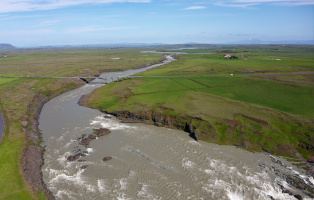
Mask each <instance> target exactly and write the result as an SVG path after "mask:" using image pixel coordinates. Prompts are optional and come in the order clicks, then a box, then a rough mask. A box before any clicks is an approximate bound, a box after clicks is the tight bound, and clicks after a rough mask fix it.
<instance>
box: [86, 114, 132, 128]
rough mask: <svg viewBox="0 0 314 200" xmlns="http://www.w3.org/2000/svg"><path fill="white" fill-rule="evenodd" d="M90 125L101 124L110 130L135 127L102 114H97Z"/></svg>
mask: <svg viewBox="0 0 314 200" xmlns="http://www.w3.org/2000/svg"><path fill="white" fill-rule="evenodd" d="M90 124H91V125H101V127H102V128H109V129H110V130H124V129H134V128H135V127H132V126H129V125H127V124H124V123H120V122H118V121H113V120H110V119H108V118H104V117H103V115H102V116H97V117H96V118H95V119H94V120H92V121H91V123H90Z"/></svg>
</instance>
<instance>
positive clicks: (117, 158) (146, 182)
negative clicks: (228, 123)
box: [39, 56, 314, 200]
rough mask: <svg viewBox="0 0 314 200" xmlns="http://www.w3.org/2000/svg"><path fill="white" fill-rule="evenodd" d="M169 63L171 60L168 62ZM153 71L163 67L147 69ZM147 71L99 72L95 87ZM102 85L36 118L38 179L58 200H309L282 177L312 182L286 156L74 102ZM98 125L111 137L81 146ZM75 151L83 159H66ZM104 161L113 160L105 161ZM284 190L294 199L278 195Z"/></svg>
mask: <svg viewBox="0 0 314 200" xmlns="http://www.w3.org/2000/svg"><path fill="white" fill-rule="evenodd" d="M172 60H173V59H172V58H171V57H169V56H168V57H167V60H166V61H165V63H168V62H171V61H172ZM156 66H160V65H154V66H151V67H148V68H152V67H156ZM146 69H147V68H145V69H137V70H128V71H124V72H111V73H104V74H102V75H101V77H102V79H98V80H94V81H93V82H92V83H101V82H102V83H104V82H107V81H109V82H110V81H111V80H115V79H116V78H117V77H120V78H121V77H124V76H129V75H131V74H134V73H138V72H140V71H143V70H146ZM111 77H112V78H111ZM101 86H102V84H87V85H84V86H83V87H81V88H78V89H75V90H72V91H70V92H67V93H64V94H62V95H60V96H58V97H56V98H54V99H52V100H50V101H49V102H47V103H46V104H45V105H44V107H43V109H42V112H41V114H40V119H39V124H40V125H39V129H40V130H41V132H42V135H43V140H44V143H43V144H42V145H43V146H45V150H46V151H45V154H44V159H45V164H44V165H43V166H42V173H43V179H44V182H45V183H46V185H47V187H48V188H49V189H50V190H51V191H52V193H53V195H54V196H55V197H56V198H57V199H84V200H85V199H226V200H228V199H232V200H236V199H297V198H296V195H301V196H302V197H303V198H307V197H306V195H305V194H304V193H302V191H300V190H298V189H296V188H294V187H292V186H289V184H288V183H287V182H286V181H285V179H284V178H283V177H282V176H280V174H284V173H286V174H288V173H289V174H293V175H295V176H299V177H301V178H302V179H304V180H305V181H306V182H308V184H313V182H314V181H313V178H310V177H306V176H304V175H301V174H302V172H299V171H298V170H297V169H296V168H295V167H294V166H293V165H292V164H291V163H289V162H287V161H285V160H284V159H281V160H282V161H280V162H279V161H278V160H277V159H276V158H274V157H272V156H270V155H268V154H266V153H252V152H248V151H245V150H242V149H238V148H236V147H234V146H221V145H217V144H211V143H207V142H203V141H199V142H196V141H195V140H193V139H192V138H190V137H189V136H188V134H187V133H185V132H182V131H178V130H173V129H168V128H161V127H155V126H151V125H144V124H127V123H120V121H119V120H117V119H116V118H114V117H112V116H107V115H104V114H103V113H101V112H99V111H98V110H95V109H90V108H86V107H82V106H79V105H78V104H77V102H78V101H79V99H80V98H81V96H82V95H85V94H88V93H90V92H92V91H93V90H95V89H96V88H98V87H101ZM101 127H103V128H109V129H110V130H111V133H110V134H109V135H106V136H103V137H101V138H99V139H97V140H93V141H92V142H91V143H90V148H85V147H84V146H82V145H79V138H80V137H81V136H82V135H83V134H90V133H92V132H93V130H92V129H95V128H101ZM77 153H82V155H84V156H82V157H80V159H79V160H76V161H73V162H69V161H67V158H68V157H69V156H71V155H75V154H77ZM107 156H111V157H112V159H111V160H109V161H106V162H104V161H103V158H104V157H107ZM278 174H279V175H278ZM283 187H284V188H288V189H289V191H292V193H293V194H289V193H287V192H283ZM290 193H291V192H290ZM308 199H309V198H308Z"/></svg>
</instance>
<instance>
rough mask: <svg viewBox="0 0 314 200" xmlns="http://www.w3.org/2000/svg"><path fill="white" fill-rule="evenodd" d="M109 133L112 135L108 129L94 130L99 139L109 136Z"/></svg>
mask: <svg viewBox="0 0 314 200" xmlns="http://www.w3.org/2000/svg"><path fill="white" fill-rule="evenodd" d="M109 133H111V131H110V130H109V129H107V128H100V129H94V134H95V135H97V137H101V136H104V135H107V134H109ZM95 135H94V136H95ZM88 137H89V136H88ZM95 138H96V136H95Z"/></svg>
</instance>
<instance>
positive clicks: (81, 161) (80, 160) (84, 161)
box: [78, 160, 86, 162]
mask: <svg viewBox="0 0 314 200" xmlns="http://www.w3.org/2000/svg"><path fill="white" fill-rule="evenodd" d="M78 162H86V160H78Z"/></svg>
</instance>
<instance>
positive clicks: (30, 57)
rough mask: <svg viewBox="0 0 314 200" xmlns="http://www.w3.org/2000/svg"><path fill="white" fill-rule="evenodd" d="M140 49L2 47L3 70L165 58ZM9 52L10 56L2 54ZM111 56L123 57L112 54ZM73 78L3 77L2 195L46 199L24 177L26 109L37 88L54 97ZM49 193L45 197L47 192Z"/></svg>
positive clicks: (27, 71)
mask: <svg viewBox="0 0 314 200" xmlns="http://www.w3.org/2000/svg"><path fill="white" fill-rule="evenodd" d="M140 51H141V50H140V49H53V50H52V49H50V50H48V49H47V50H14V51H0V76H90V75H97V74H99V73H100V72H103V71H119V70H124V69H131V68H138V67H140V66H143V65H146V64H148V63H155V62H158V60H160V59H163V56H162V55H156V54H141V53H140ZM3 55H6V56H7V58H3ZM112 58H120V59H119V60H117V59H112ZM79 84H81V83H79V81H78V80H71V79H27V78H21V79H19V78H1V77H0V106H1V107H0V108H1V111H2V114H3V115H4V118H5V123H6V129H5V134H4V136H3V140H2V142H1V143H0V160H1V162H0V199H9V200H12V199H18V200H20V199H42V198H43V197H42V192H38V194H36V193H34V190H33V188H32V187H31V186H30V185H29V183H28V182H27V181H26V180H25V178H24V177H23V170H22V168H21V158H22V153H23V150H24V148H25V146H26V129H27V124H28V120H29V119H28V117H29V116H28V115H27V109H28V106H29V104H30V103H31V102H32V100H33V98H34V96H35V95H36V94H38V93H41V94H44V95H45V96H47V97H49V98H51V97H53V96H56V95H58V94H60V93H62V92H64V91H66V90H70V89H71V88H74V87H76V86H77V85H79ZM44 199H45V198H44Z"/></svg>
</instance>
